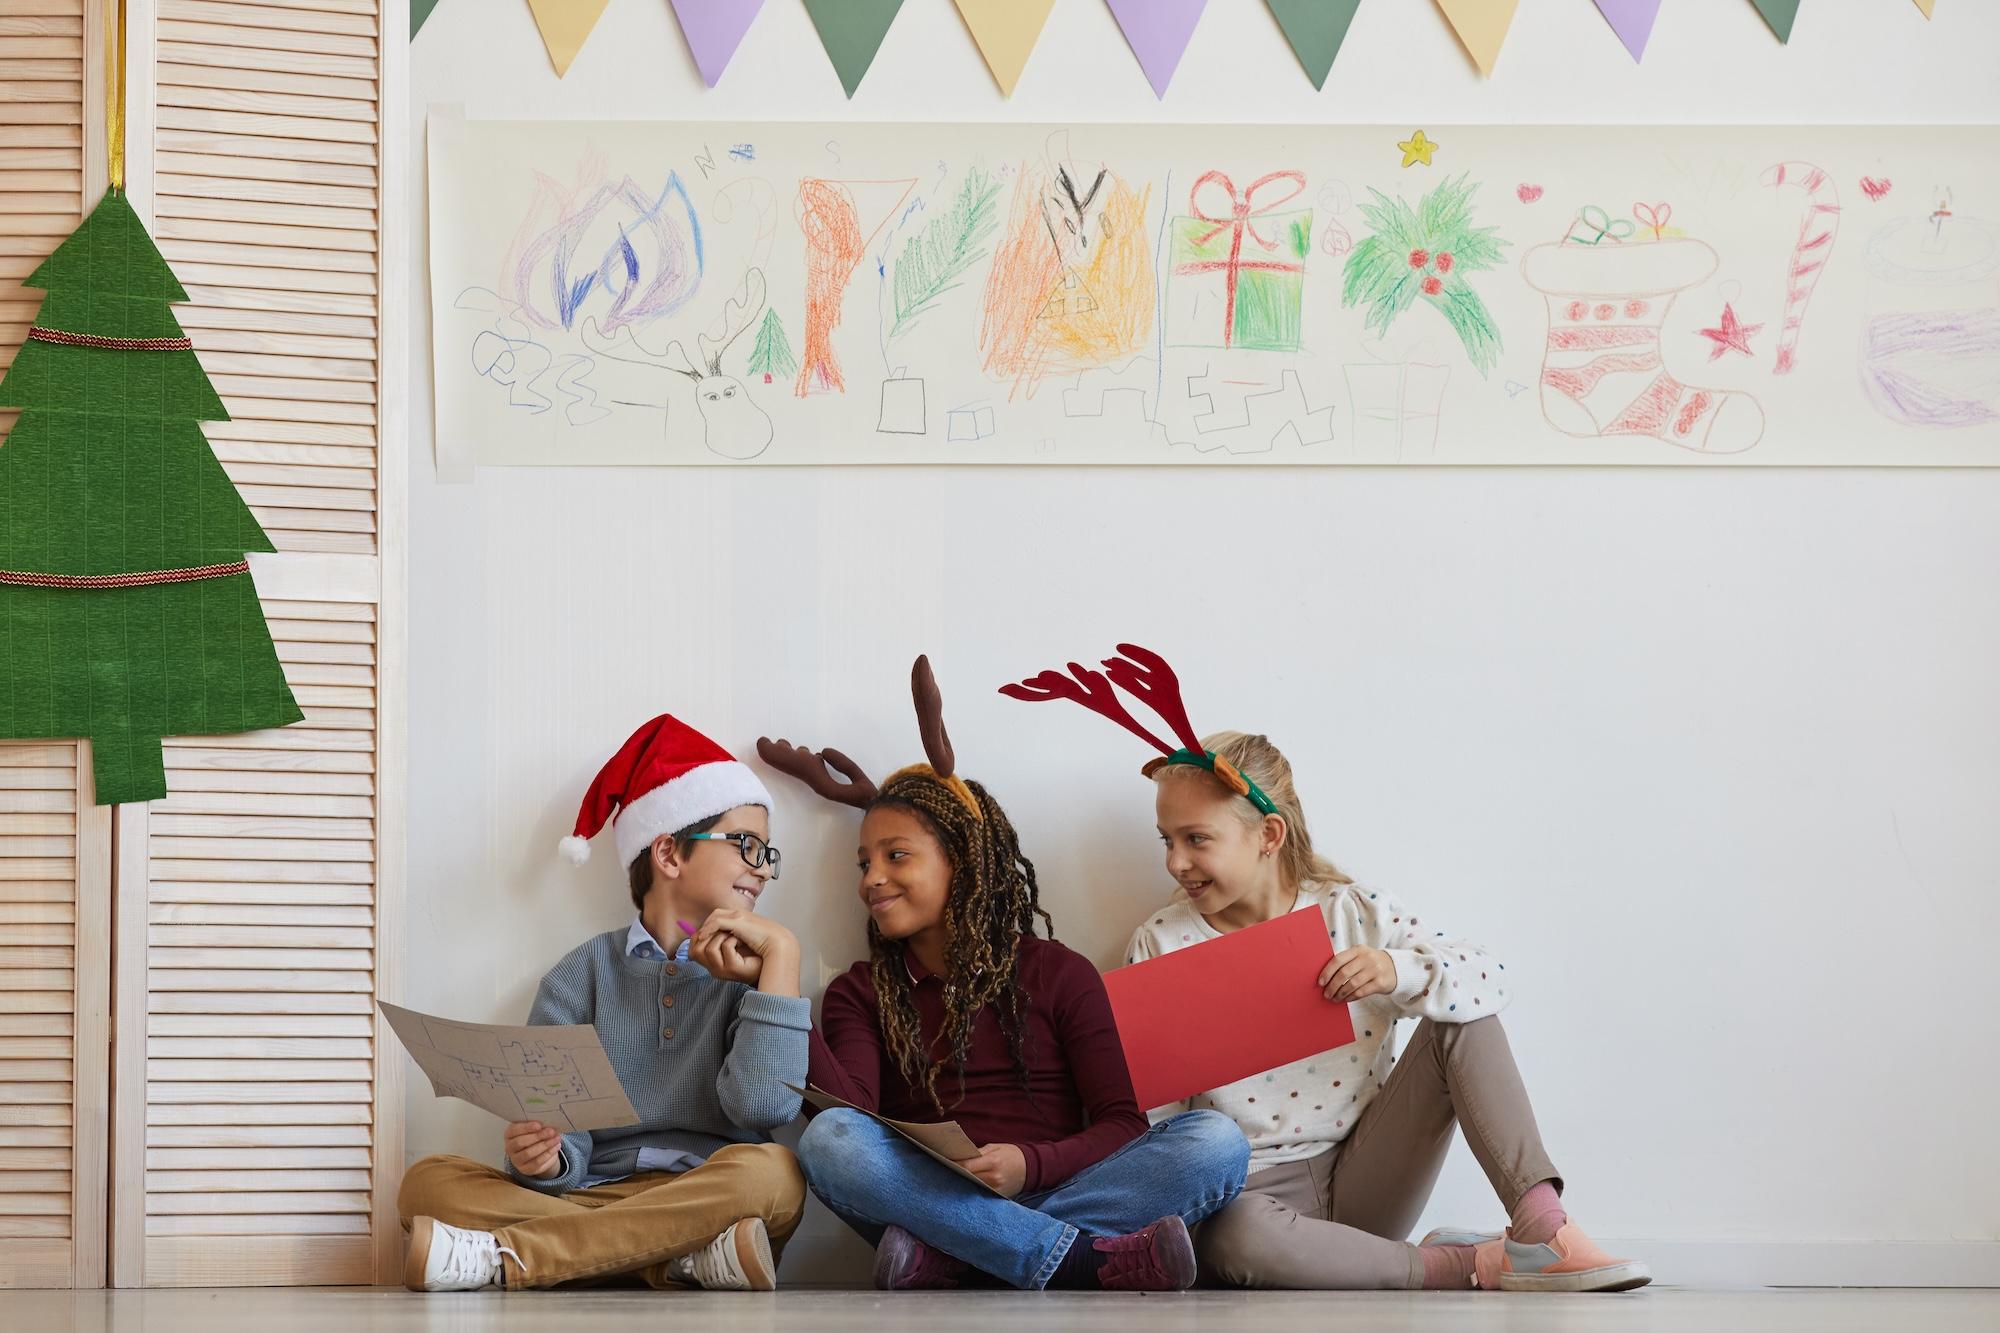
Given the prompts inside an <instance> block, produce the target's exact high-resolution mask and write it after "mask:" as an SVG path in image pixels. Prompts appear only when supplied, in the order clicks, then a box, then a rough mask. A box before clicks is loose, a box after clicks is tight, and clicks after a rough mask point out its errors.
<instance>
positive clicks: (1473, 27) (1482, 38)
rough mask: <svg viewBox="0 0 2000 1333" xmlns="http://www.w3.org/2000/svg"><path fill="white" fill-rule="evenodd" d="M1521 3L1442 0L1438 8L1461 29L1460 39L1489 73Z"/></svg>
mask: <svg viewBox="0 0 2000 1333" xmlns="http://www.w3.org/2000/svg"><path fill="white" fill-rule="evenodd" d="M1519 4H1520V0H1438V8H1439V9H1442V10H1443V11H1444V16H1445V17H1446V18H1448V19H1450V20H1451V26H1452V27H1454V28H1456V29H1458V40H1459V41H1461V42H1463V43H1465V49H1466V52H1467V53H1468V54H1470V55H1471V57H1472V60H1473V63H1474V64H1476V65H1478V66H1479V72H1480V73H1481V74H1484V75H1487V76H1488V77H1491V76H1492V74H1493V65H1494V62H1496V61H1498V60H1499V59H1500V46H1501V44H1502V43H1503V42H1505V41H1506V40H1507V29H1508V27H1509V26H1510V25H1512V23H1513V22H1514V10H1515V7H1516V6H1518V5H1519Z"/></svg>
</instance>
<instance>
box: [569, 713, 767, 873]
mask: <svg viewBox="0 0 2000 1333" xmlns="http://www.w3.org/2000/svg"><path fill="white" fill-rule="evenodd" d="M739 805H761V806H763V807H764V808H765V809H767V810H768V809H769V808H770V806H771V793H770V792H768V791H766V790H765V789H764V784H763V783H762V782H759V781H758V780H757V775H756V774H755V773H753V772H751V771H750V768H749V766H748V765H746V764H743V763H739V762H738V761H737V760H736V759H735V758H734V757H733V756H732V755H731V754H730V753H729V751H727V750H725V749H723V748H722V747H721V746H720V745H717V744H716V743H715V742H714V741H712V740H710V739H709V738H708V737H706V736H704V735H702V734H701V733H700V732H699V731H696V730H695V729H694V728H693V727H690V726H689V725H688V724H687V723H685V722H683V721H681V720H680V719H679V718H677V717H674V716H673V715H672V714H671V713H662V714H660V716H658V717H656V718H654V719H653V720H652V721H650V722H648V723H646V724H645V725H644V726H642V727H640V728H639V729H638V730H637V731H635V732H633V733H632V735H631V737H630V739H628V740H627V741H626V742H625V744H624V745H622V746H621V747H619V750H618V753H617V754H615V755H612V756H611V759H610V762H608V763H606V764H605V765H604V767H603V768H602V769H600V770H598V774H597V780H596V781H594V782H592V783H591V784H590V790H589V791H587V792H585V793H584V794H583V804H582V805H581V806H580V807H579V808H578V810H577V812H576V828H575V829H574V830H573V831H572V832H571V834H570V836H569V837H567V838H564V839H563V840H562V842H561V843H560V844H559V849H560V851H561V853H562V856H563V859H565V860H567V861H568V862H569V863H570V864H572V865H582V864H583V863H584V862H585V861H588V860H589V859H590V840H591V839H592V838H594V837H596V836H597V834H598V832H599V831H600V830H602V829H603V827H604V826H605V825H606V824H607V823H609V824H610V825H611V826H612V834H613V836H614V837H615V838H616V840H617V845H618V863H619V864H620V865H630V864H632V861H633V859H634V858H635V857H637V856H638V855H639V853H640V852H642V851H644V850H646V848H647V847H649V846H651V845H652V843H653V840H654V839H655V838H657V837H659V836H660V835H661V834H663V833H678V832H680V831H681V830H682V829H684V828H686V827H687V826H688V825H690V824H699V823H700V822H701V821H702V820H704V819H712V818H714V817H715V816H716V815H720V814H725V813H727V812H728V811H731V810H734V809H735V808H736V807H737V806H739Z"/></svg>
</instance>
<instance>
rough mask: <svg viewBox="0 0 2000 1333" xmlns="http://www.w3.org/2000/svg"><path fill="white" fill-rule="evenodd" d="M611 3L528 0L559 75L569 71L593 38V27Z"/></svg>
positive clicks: (572, 0) (551, 61)
mask: <svg viewBox="0 0 2000 1333" xmlns="http://www.w3.org/2000/svg"><path fill="white" fill-rule="evenodd" d="M609 3H611V0H528V8H529V9H532V10H533V11H535V26H536V27H538V28H540V29H541V30H542V44H543V45H544V46H546V47H548V48H549V63H550V64H552V65H554V66H555V67H556V77H557V78H559V79H560V78H561V77H562V76H563V75H565V74H567V73H569V62H570V61H572V60H575V59H576V53H577V52H578V51H581V50H582V49H583V44H584V43H585V42H586V41H588V40H590V30H591V29H592V28H595V27H596V26H597V20H598V16H599V15H601V14H603V13H604V6H606V5H607V4H609Z"/></svg>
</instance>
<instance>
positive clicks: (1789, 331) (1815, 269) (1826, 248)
mask: <svg viewBox="0 0 2000 1333" xmlns="http://www.w3.org/2000/svg"><path fill="white" fill-rule="evenodd" d="M1763 183H1764V184H1765V185H1768V186H1770V187H1771V188H1772V189H1783V188H1784V187H1785V186H1787V185H1791V186H1795V187H1797V188H1798V189H1801V190H1803V191H1805V195H1806V213H1805V218H1804V219H1803V220H1802V221H1801V222H1800V224H1799V240H1798V244H1797V245H1795V246H1793V247H1792V260H1791V266H1790V268H1789V269H1788V270H1787V273H1786V277H1785V324H1784V329H1783V331H1782V332H1781V333H1780V334H1779V335H1778V364H1777V366H1776V367H1775V368H1774V369H1773V370H1772V372H1771V373H1772V374H1774V375H1789V374H1791V372H1792V371H1793V369H1795V368H1796V367H1797V365H1798V347H1799V332H1800V330H1801V329H1802V328H1803V326H1804V324H1805V318H1806V306H1807V305H1808V304H1810V303H1811V301H1812V297H1813V291H1814V289H1815V288H1817V287H1818V286H1819V280H1820V276H1821V275H1822V274H1824V273H1825V272H1826V261H1827V259H1828V258H1829V257H1830V256H1831V255H1832V253H1833V242H1834V238H1835V237H1836V236H1838V235H1839V234H1840V190H1839V189H1838V188H1837V187H1836V186H1835V185H1834V183H1833V178H1832V177H1831V176H1828V175H1827V174H1826V173H1825V172H1824V171H1821V170H1820V169H1819V168H1818V167H1816V166H1814V165H1812V164H1811V163H1810V162H1780V163H1778V165H1776V166H1774V167H1772V168H1771V169H1770V170H1768V171H1766V172H1765V173H1764V178H1763Z"/></svg>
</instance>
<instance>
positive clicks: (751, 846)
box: [687, 833, 784, 879]
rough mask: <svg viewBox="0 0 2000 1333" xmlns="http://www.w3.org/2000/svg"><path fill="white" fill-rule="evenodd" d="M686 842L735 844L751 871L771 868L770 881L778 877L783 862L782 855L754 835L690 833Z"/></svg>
mask: <svg viewBox="0 0 2000 1333" xmlns="http://www.w3.org/2000/svg"><path fill="white" fill-rule="evenodd" d="M687 840H688V841H689V842H733V843H735V844H736V850H737V851H738V852H739V853H740V854H741V855H742V857H743V864H744V865H746V866H749V867H750V868H751V869H752V870H761V869H763V868H764V867H765V866H769V867H771V878H772V879H776V878H777V877H778V868H779V864H780V863H781V862H782V861H783V860H784V854H783V853H781V852H780V851H779V850H778V849H777V848H776V847H773V846H772V845H771V844H770V843H768V842H766V841H765V840H764V839H762V838H760V837H758V836H757V835H756V834H754V833H690V834H688V839H687Z"/></svg>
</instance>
